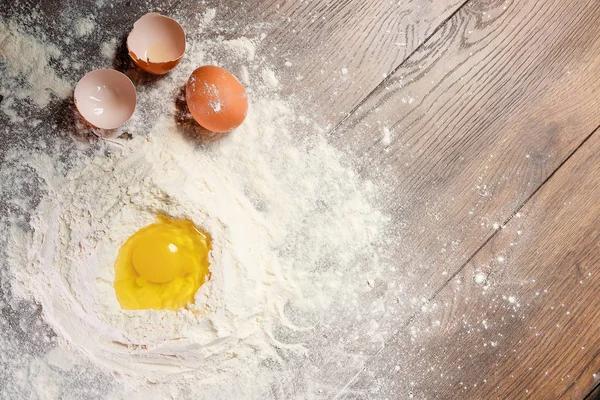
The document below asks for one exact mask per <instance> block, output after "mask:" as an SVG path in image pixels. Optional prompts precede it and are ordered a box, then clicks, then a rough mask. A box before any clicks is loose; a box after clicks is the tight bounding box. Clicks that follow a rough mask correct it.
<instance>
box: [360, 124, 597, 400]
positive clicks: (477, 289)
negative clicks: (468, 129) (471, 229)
mask: <svg viewBox="0 0 600 400" xmlns="http://www.w3.org/2000/svg"><path fill="white" fill-rule="evenodd" d="M598 154H600V134H599V132H596V134H594V135H593V136H592V137H591V139H589V140H588V141H587V142H586V143H585V144H584V145H583V146H582V147H581V148H580V149H579V150H578V151H577V152H576V153H575V155H574V156H572V157H571V158H570V159H569V160H568V161H567V162H566V164H565V165H564V167H563V168H561V169H560V170H559V171H558V172H557V173H556V174H555V175H554V176H552V177H551V178H550V180H549V181H548V183H547V184H546V185H544V186H543V187H542V188H541V189H540V190H539V192H537V193H536V194H535V195H534V196H533V197H532V199H531V200H530V201H529V202H528V203H527V204H526V205H525V206H524V207H523V209H522V210H521V211H520V213H519V214H518V215H517V216H515V217H514V218H512V219H511V220H510V221H509V223H508V224H507V225H506V227H505V229H503V230H502V231H500V232H498V233H497V234H496V235H495V236H494V238H493V239H492V240H491V241H490V242H489V243H488V244H487V245H486V246H485V247H484V248H483V249H482V250H481V251H480V252H478V253H477V255H476V256H475V257H474V258H473V259H472V260H471V261H470V262H469V263H468V265H467V266H466V267H465V268H464V269H462V270H461V271H460V273H459V274H458V275H457V276H456V277H455V278H454V279H453V280H452V281H451V282H450V283H449V284H448V285H447V286H445V287H444V288H443V290H442V291H441V292H440V293H439V294H438V295H437V296H436V297H435V299H434V300H433V301H432V302H431V303H430V304H429V305H428V309H429V310H428V312H426V313H423V314H422V315H420V316H418V317H417V318H416V319H415V321H413V322H412V323H411V324H410V325H409V326H408V327H407V328H406V329H403V330H402V332H401V333H400V335H398V336H397V337H395V338H394V340H393V341H392V342H391V343H389V344H388V348H387V349H386V350H385V351H384V352H382V353H381V355H380V356H379V357H378V359H377V360H373V363H372V367H370V368H369V370H368V371H367V372H366V374H365V375H366V378H365V379H364V380H363V381H362V382H361V383H362V384H365V385H370V384H371V383H372V382H369V379H368V377H369V376H370V377H371V378H377V379H378V380H379V381H383V382H387V384H386V385H383V386H382V387H381V391H380V392H379V394H380V395H381V396H382V397H387V396H391V394H392V393H398V391H397V390H396V387H395V386H394V385H396V384H397V385H406V386H405V387H410V386H411V384H410V379H413V382H417V383H416V384H415V385H413V386H412V388H411V389H412V391H413V395H415V397H416V398H421V397H426V398H452V397H455V396H456V394H458V393H460V395H461V396H462V397H463V398H474V399H475V398H476V399H480V398H485V399H491V398H498V399H507V398H510V399H515V398H525V397H531V398H535V399H557V398H583V397H585V395H586V394H587V393H588V392H589V391H590V389H591V388H593V387H594V386H595V385H596V384H597V383H598V382H599V381H600V376H599V375H597V373H598V371H600V357H598V350H599V349H600V337H599V336H598V331H599V330H600V298H599V297H598V290H599V289H600V274H599V270H598V265H600V248H599V246H598V237H600V213H599V212H598V207H597V198H598V196H599V195H600V158H599V157H598ZM480 274H481V276H482V278H481V279H478V277H479V275H480ZM415 335H416V336H415ZM415 337H418V339H416V340H415ZM401 359H402V360H403V362H409V363H410V365H412V366H413V368H414V371H413V372H411V373H409V377H408V379H407V377H406V376H399V375H400V374H396V376H394V375H393V373H390V372H389V371H393V366H394V365H396V363H398V362H399V360H401ZM403 372H404V371H403ZM415 375H419V376H418V377H416V376H415ZM417 379H418V380H417ZM406 380H408V381H406ZM390 398H392V397H390Z"/></svg>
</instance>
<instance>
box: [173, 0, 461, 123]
mask: <svg viewBox="0 0 600 400" xmlns="http://www.w3.org/2000/svg"><path fill="white" fill-rule="evenodd" d="M463 2H464V0H434V1H430V0H404V1H388V0H372V1H362V0H342V1H317V2H315V1H296V0H287V1H281V0H278V1H275V0H271V1H261V0H252V1H243V0H231V1H227V2H225V4H223V2H221V1H215V0H213V1H206V2H202V3H200V2H196V1H192V0H183V1H181V3H179V4H178V5H177V6H176V7H175V8H174V9H173V10H172V13H173V14H174V15H175V16H176V17H177V18H179V19H180V20H181V21H182V23H184V24H187V25H188V26H193V25H194V21H196V20H197V19H198V18H201V17H202V15H203V13H204V12H206V10H208V9H210V8H215V9H216V10H217V15H216V18H215V20H214V22H213V23H212V24H211V27H210V28H209V29H208V30H207V31H206V35H207V37H211V36H216V35H221V36H225V37H235V36H239V35H242V34H243V35H245V36H250V37H252V36H255V37H257V38H258V37H261V35H262V34H263V33H265V34H266V36H265V37H264V39H263V40H262V42H261V49H260V50H259V51H260V52H261V53H262V54H265V55H268V57H269V59H271V60H277V64H276V65H274V67H275V70H276V72H277V73H278V75H279V76H280V80H281V82H282V86H283V91H284V93H287V94H290V95H291V94H293V96H294V97H296V98H297V99H299V100H300V101H302V102H303V103H304V104H305V106H306V107H307V108H308V109H310V110H312V111H313V112H314V114H315V118H316V119H320V120H321V122H322V123H324V124H332V125H335V124H336V123H338V122H339V121H340V120H341V119H342V118H343V117H344V116H345V115H346V114H347V113H349V112H350V111H351V110H352V109H353V108H354V107H355V106H356V105H357V104H358V103H359V102H360V101H361V100H363V99H364V97H365V96H366V95H367V94H368V93H369V92H371V91H372V90H373V89H374V88H375V87H376V86H377V85H378V84H379V83H380V82H381V81H382V80H383V77H384V76H387V75H388V74H390V73H391V72H392V71H393V70H394V69H395V68H396V67H397V66H398V65H400V63H401V62H402V61H403V60H405V59H406V57H407V56H408V55H409V54H411V53H412V51H413V50H414V49H416V48H417V47H418V46H419V45H421V44H422V43H423V42H424V41H425V39H426V38H427V37H428V36H429V35H431V34H432V33H433V32H434V31H435V30H436V28H437V27H438V26H439V25H440V24H441V23H442V22H443V21H444V20H445V19H446V18H448V17H449V16H450V15H452V13H453V12H454V11H455V10H457V9H458V7H459V6H460V5H461V4H462V3H463ZM285 62H287V63H288V64H287V66H286V65H285ZM346 71H347V72H346Z"/></svg>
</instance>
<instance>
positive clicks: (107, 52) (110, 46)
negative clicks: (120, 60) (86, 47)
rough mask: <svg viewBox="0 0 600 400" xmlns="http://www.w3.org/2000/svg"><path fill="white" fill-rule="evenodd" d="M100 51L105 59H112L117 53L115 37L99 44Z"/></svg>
mask: <svg viewBox="0 0 600 400" xmlns="http://www.w3.org/2000/svg"><path fill="white" fill-rule="evenodd" d="M100 53H102V55H103V56H104V58H106V59H107V60H111V61H112V60H113V59H114V58H115V56H116V55H117V39H115V38H112V39H110V40H109V41H107V42H104V43H102V44H101V45H100Z"/></svg>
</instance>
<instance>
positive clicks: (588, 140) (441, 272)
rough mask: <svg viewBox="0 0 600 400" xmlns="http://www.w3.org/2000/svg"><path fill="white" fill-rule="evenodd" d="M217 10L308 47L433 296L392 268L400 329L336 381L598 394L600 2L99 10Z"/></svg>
mask: <svg viewBox="0 0 600 400" xmlns="http://www.w3.org/2000/svg"><path fill="white" fill-rule="evenodd" d="M30 3H32V4H33V3H35V2H30ZM44 3H46V2H42V3H41V4H42V7H43V9H45V10H48V11H47V12H48V13H49V15H50V14H51V13H52V12H53V11H51V10H52V9H53V6H52V5H48V4H44ZM48 3H52V4H57V3H60V5H61V7H66V6H69V5H66V6H65V4H67V3H68V4H71V5H70V6H79V7H88V6H89V7H91V5H92V3H93V2H92V1H83V2H74V1H70V2H65V1H59V0H54V1H50V2H48ZM88 3H89V4H88ZM3 7H6V9H7V10H9V9H10V7H11V5H5V6H3ZM15 7H16V6H15ZM211 7H215V8H217V9H218V13H217V18H216V20H215V22H214V24H213V26H214V27H215V28H214V30H210V31H209V32H207V35H211V34H214V35H217V34H221V35H223V34H225V35H227V34H230V35H233V36H235V35H236V34H239V35H242V34H243V35H252V34H258V33H259V32H254V31H252V30H248V27H249V26H256V24H255V23H256V22H265V25H264V26H263V28H262V30H263V31H265V32H266V33H267V37H266V39H265V41H264V46H265V48H271V53H272V55H271V56H272V59H273V60H280V61H282V63H283V61H284V60H285V61H289V62H290V63H291V66H289V67H286V68H282V69H281V70H280V71H279V73H280V74H281V82H282V84H283V85H284V90H285V92H287V93H291V94H294V95H297V96H311V102H312V104H313V105H314V106H313V107H314V109H313V110H312V111H313V112H314V115H315V117H316V118H317V119H319V120H320V122H322V123H324V124H328V125H329V126H330V127H331V133H330V135H329V137H330V140H331V141H332V142H334V143H335V144H336V145H337V146H339V147H340V148H343V149H344V151H346V152H348V153H349V154H351V155H352V156H353V157H354V158H355V159H356V160H358V165H360V166H361V169H360V173H361V174H362V175H363V176H364V177H366V178H370V179H373V180H376V181H378V182H387V184H388V186H389V188H391V192H392V193H393V195H391V196H389V198H387V200H386V201H385V202H384V203H385V204H383V208H384V210H385V211H386V212H387V213H388V214H389V215H391V216H392V218H393V222H394V223H395V224H396V226H398V227H399V228H398V230H399V232H398V233H399V234H400V237H401V238H402V240H401V243H398V244H397V246H398V249H399V250H398V259H397V266H396V268H395V271H391V272H390V274H394V275H395V276H396V277H401V278H402V282H403V285H402V286H403V287H402V289H403V291H402V298H411V299H416V301H413V302H408V303H410V304H408V303H407V304H396V303H397V300H398V293H399V288H398V287H389V285H387V283H386V282H385V280H381V281H378V282H377V286H376V288H375V290H373V291H372V292H370V294H368V295H367V296H366V298H365V301H374V300H379V301H381V302H383V304H384V305H385V310H386V312H384V313H383V314H382V315H377V316H375V317H374V318H376V319H377V323H378V324H379V326H380V330H381V332H383V335H384V338H383V340H382V343H381V345H379V346H375V348H372V347H366V348H365V350H364V351H365V353H367V354H368V356H369V360H368V362H367V363H366V364H364V365H362V366H361V367H360V368H358V369H355V370H352V369H345V368H342V370H340V368H336V367H335V365H334V363H333V361H332V362H331V364H327V363H325V364H324V366H323V377H322V380H323V382H326V383H327V384H324V385H322V386H321V387H320V388H319V393H321V395H322V397H324V398H337V399H386V398H387V399H401V398H408V397H410V396H413V397H414V398H429V399H432V398H440V399H442V398H443V399H462V398H464V399H492V398H494V399H495V398H498V399H516V398H532V399H557V398H575V399H582V398H585V397H586V396H590V398H592V397H593V396H594V395H593V394H591V393H592V391H593V390H594V388H595V387H596V386H597V384H598V383H599V382H600V356H599V354H600V329H599V328H600V295H599V293H600V292H599V289H600V268H599V264H600V241H599V238H600V206H599V205H598V198H599V197H600V132H599V128H600V25H599V22H600V2H598V1H597V0H570V1H566V0H545V1H539V0H515V1H503V0H401V1H397V0H393V1H390V0H368V1H365V0H314V1H309V0H305V1H299V0H288V1H281V0H237V1H236V0H227V1H216V0H208V1H206V2H204V3H202V4H200V3H198V2H195V1H192V0H171V1H169V0H149V1H147V2H145V3H142V2H139V3H138V2H135V1H134V2H130V3H129V4H122V5H119V6H116V7H115V11H114V16H113V18H112V19H110V18H108V17H106V18H105V17H102V18H105V19H106V21H105V22H102V20H99V21H97V22H98V23H99V24H101V23H105V24H107V26H109V25H110V26H109V27H108V28H107V29H106V32H107V33H106V34H107V35H108V34H111V33H114V32H124V30H123V26H130V25H131V24H132V22H133V21H134V20H135V19H137V18H138V17H139V16H140V15H141V14H142V13H143V12H146V11H148V10H151V9H156V10H160V11H162V12H163V13H167V14H170V15H173V16H175V17H176V18H178V19H180V20H182V21H186V20H188V21H191V20H192V19H193V18H195V17H196V16H197V15H199V14H201V13H202V11H203V10H204V9H206V8H211ZM59 8H60V7H59ZM11 10H12V11H11ZM19 10H22V8H15V9H10V10H9V11H7V12H8V13H9V14H10V13H11V12H13V13H16V12H20V11H19ZM115 19H116V20H115ZM111 24H112V25H111ZM111 26H112V28H111ZM46 28H47V29H48V32H49V33H48V35H49V36H50V37H52V32H54V29H55V28H54V27H51V26H48V27H46ZM288 65H289V64H288ZM388 310H394V311H393V312H392V311H388ZM283 397H285V396H283Z"/></svg>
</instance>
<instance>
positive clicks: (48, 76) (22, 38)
mask: <svg viewBox="0 0 600 400" xmlns="http://www.w3.org/2000/svg"><path fill="white" fill-rule="evenodd" d="M60 56H61V51H60V50H59V48H58V47H57V46H56V45H53V44H47V43H44V42H42V41H40V40H38V39H36V38H34V37H33V36H30V35H27V34H25V33H23V32H21V29H20V28H19V26H18V25H17V24H16V23H8V24H7V23H4V22H0V73H2V75H3V77H2V80H1V81H0V95H2V96H3V97H4V98H5V100H7V99H20V100H22V99H30V100H32V101H33V102H34V103H35V104H36V105H37V106H39V107H44V106H46V105H47V104H48V102H49V101H50V99H51V96H52V95H55V96H57V97H59V98H64V97H66V96H68V95H69V94H70V91H71V85H70V84H69V83H68V82H65V81H64V80H62V79H61V78H59V77H58V76H57V74H56V72H55V71H54V69H53V68H52V67H51V66H50V65H49V64H50V61H51V60H57V59H58V58H59V57H60ZM2 109H3V111H4V112H5V114H7V115H8V116H9V117H10V118H11V120H12V121H19V116H18V113H17V112H16V111H14V109H12V107H10V106H5V105H3V106H2Z"/></svg>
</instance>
